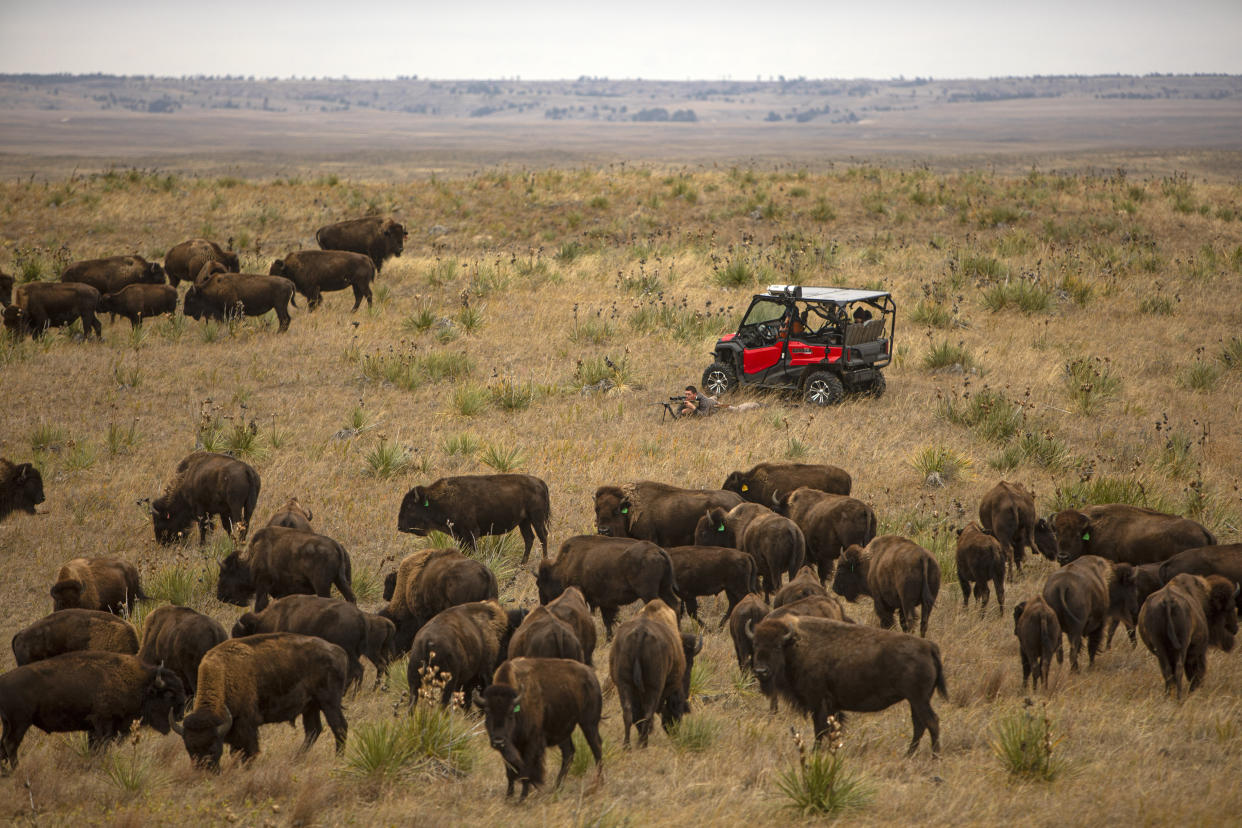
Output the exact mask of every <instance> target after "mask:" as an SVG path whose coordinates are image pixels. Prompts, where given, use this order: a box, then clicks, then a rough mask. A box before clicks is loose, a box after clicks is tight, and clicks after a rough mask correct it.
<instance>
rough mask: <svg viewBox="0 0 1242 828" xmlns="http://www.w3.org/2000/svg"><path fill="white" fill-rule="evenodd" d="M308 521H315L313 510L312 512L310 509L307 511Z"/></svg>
mask: <svg viewBox="0 0 1242 828" xmlns="http://www.w3.org/2000/svg"><path fill="white" fill-rule="evenodd" d="M306 519H307V520H314V519H315V515H314V513H313V512H311V510H310V509H307V510H306Z"/></svg>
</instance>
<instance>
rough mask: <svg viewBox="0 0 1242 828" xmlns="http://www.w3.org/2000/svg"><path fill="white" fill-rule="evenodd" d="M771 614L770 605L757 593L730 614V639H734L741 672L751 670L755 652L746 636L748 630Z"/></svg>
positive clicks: (739, 602) (734, 648) (734, 647)
mask: <svg viewBox="0 0 1242 828" xmlns="http://www.w3.org/2000/svg"><path fill="white" fill-rule="evenodd" d="M769 612H770V610H769V608H768V605H767V604H765V603H764V601H763V596H761V595H759V593H757V592H752V593H750V594H749V595H747V596H746V597H745V598H743V599H742V600H741V601H738V602H737V606H736V607H734V608H733V612H731V613H729V637H730V638H732V639H733V652H734V654H735V655H737V668H738V669H739V670H742V671H746V670H749V669H750V668H751V663H750V661H751V656H752V655H753V654H754V650H755V648H754V644H753V643H752V642H751V639H750V636H749V635H747V634H746V630H747V629H750V628H753V627H754V626H755V625H756V624H758V623H759V622H760V621H762V620H763V619H764V618H766V617H767V615H768V613H769Z"/></svg>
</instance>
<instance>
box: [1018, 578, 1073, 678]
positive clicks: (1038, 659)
mask: <svg viewBox="0 0 1242 828" xmlns="http://www.w3.org/2000/svg"><path fill="white" fill-rule="evenodd" d="M1013 634H1014V635H1016V636H1017V637H1018V652H1019V655H1020V656H1021V657H1022V688H1023V689H1024V690H1025V689H1026V680H1027V679H1028V678H1030V676H1031V674H1032V673H1034V674H1035V678H1034V679H1033V680H1032V682H1031V687H1032V688H1038V687H1039V683H1040V681H1043V683H1044V689H1045V690H1047V689H1048V671H1049V670H1051V669H1052V657H1053V656H1054V655H1055V656H1056V657H1057V662H1058V663H1060V662H1062V661H1064V660H1065V655H1064V653H1063V652H1062V651H1061V623H1060V622H1059V621H1057V614H1056V612H1055V611H1054V610H1053V609H1052V607H1051V606H1049V605H1048V602H1047V601H1045V600H1044V598H1043V596H1042V595H1036V596H1035V597H1034V598H1028V599H1027V600H1025V601H1022V602H1021V603H1019V604H1018V605H1017V606H1016V607H1014V608H1013Z"/></svg>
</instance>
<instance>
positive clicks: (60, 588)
mask: <svg viewBox="0 0 1242 828" xmlns="http://www.w3.org/2000/svg"><path fill="white" fill-rule="evenodd" d="M51 595H52V610H53V612H55V611H58V610H63V609H71V608H74V607H77V608H79V609H88V610H103V611H105V612H112V613H117V614H120V613H121V611H122V610H124V611H126V612H129V613H130V614H131V615H132V614H133V612H134V603H135V602H136V601H138V600H139V599H143V598H146V597H147V596H146V595H145V594H144V593H143V591H142V586H141V585H140V584H139V583H138V570H137V568H136V567H135V566H134V565H133V564H131V563H128V562H126V561H122V560H120V559H119V558H74V559H73V560H71V561H69V562H68V563H66V564H65V565H64V566H62V567H61V568H60V571H59V572H57V574H56V583H54V584H52V589H51Z"/></svg>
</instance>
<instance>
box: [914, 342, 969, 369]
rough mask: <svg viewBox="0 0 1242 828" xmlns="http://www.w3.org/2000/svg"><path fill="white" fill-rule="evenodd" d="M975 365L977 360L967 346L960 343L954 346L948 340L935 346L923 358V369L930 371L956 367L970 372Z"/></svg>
mask: <svg viewBox="0 0 1242 828" xmlns="http://www.w3.org/2000/svg"><path fill="white" fill-rule="evenodd" d="M974 365H975V359H974V357H973V356H971V353H970V351H969V350H968V349H967V348H966V346H965V345H963V344H961V343H960V342H959V343H957V344H954V343H952V342H949V341H948V340H947V339H946V340H942V341H941V342H939V343H938V344H935V345H933V346H932V348H931V350H930V351H928V352H927V353H926V354H924V356H923V367H924V368H926V369H927V370H929V371H943V370H945V369H947V368H954V367H958V368H960V369H961V370H963V371H969V370H970V369H971V368H973V367H974Z"/></svg>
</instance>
